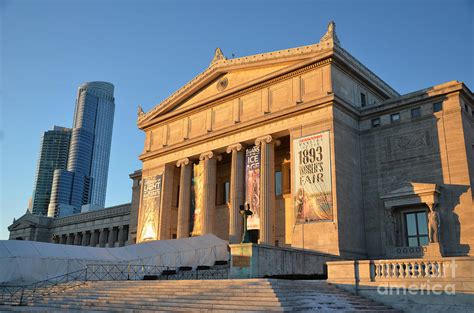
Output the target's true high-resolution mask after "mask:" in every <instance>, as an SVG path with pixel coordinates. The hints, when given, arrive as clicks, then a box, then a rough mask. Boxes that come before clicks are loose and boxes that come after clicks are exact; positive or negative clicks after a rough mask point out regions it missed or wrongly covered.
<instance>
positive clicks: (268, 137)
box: [255, 135, 280, 146]
mask: <svg viewBox="0 0 474 313" xmlns="http://www.w3.org/2000/svg"><path fill="white" fill-rule="evenodd" d="M272 141H273V142H274V143H275V145H276V146H279V145H280V140H278V139H275V138H273V137H272V136H271V135H266V136H263V137H259V138H257V139H255V145H256V146H260V145H261V144H264V143H271V142H272Z"/></svg>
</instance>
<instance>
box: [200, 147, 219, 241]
mask: <svg viewBox="0 0 474 313" xmlns="http://www.w3.org/2000/svg"><path fill="white" fill-rule="evenodd" d="M199 160H201V161H202V162H204V173H203V195H202V215H201V219H202V220H201V225H202V235H205V234H212V233H213V231H214V220H215V217H216V170H217V161H218V160H219V161H220V160H221V156H220V155H216V154H215V153H214V152H212V151H209V152H206V153H203V154H201V155H200V156H199Z"/></svg>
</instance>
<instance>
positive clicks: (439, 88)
mask: <svg viewBox="0 0 474 313" xmlns="http://www.w3.org/2000/svg"><path fill="white" fill-rule="evenodd" d="M461 91H462V92H464V93H466V92H469V89H465V86H464V84H463V83H460V82H458V81H450V82H447V83H444V84H440V85H436V86H432V87H429V88H425V89H421V90H417V91H414V92H410V93H408V94H405V95H402V96H400V97H397V98H395V99H389V100H386V101H383V102H381V103H379V104H378V105H375V106H374V105H373V106H368V107H366V108H360V112H361V118H369V117H371V116H373V115H374V114H375V115H378V114H380V113H382V112H385V111H390V110H394V109H397V110H399V109H400V107H402V106H406V105H413V104H419V103H420V102H427V101H433V98H436V97H441V96H445V95H448V94H450V93H454V92H461ZM471 96H472V94H471ZM440 100H441V99H440Z"/></svg>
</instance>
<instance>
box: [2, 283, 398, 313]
mask: <svg viewBox="0 0 474 313" xmlns="http://www.w3.org/2000/svg"><path fill="white" fill-rule="evenodd" d="M25 302H26V304H27V306H0V312H3V311H8V312H11V311H25V312H48V313H50V312H83V311H86V312H104V311H107V312H178V311H180V312H210V311H212V312H268V311H280V312H288V311H297V312H387V313H395V312H399V311H397V310H394V309H391V308H388V307H386V306H384V305H381V304H378V303H376V302H373V301H371V300H368V299H365V298H363V297H360V296H356V295H353V294H351V293H349V292H346V291H343V290H340V289H338V288H336V287H335V286H333V285H330V284H327V283H326V282H325V281H310V280H295V281H291V280H278V279H239V280H232V279H226V280H150V281H94V282H87V283H85V284H84V285H82V286H78V287H75V288H73V289H68V290H65V291H63V292H61V293H58V294H51V295H48V296H45V297H43V298H41V299H35V300H34V301H33V300H32V299H27V300H26V301H25Z"/></svg>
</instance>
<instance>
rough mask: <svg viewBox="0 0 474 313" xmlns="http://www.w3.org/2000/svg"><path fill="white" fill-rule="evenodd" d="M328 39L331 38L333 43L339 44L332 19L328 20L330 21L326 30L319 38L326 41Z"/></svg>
mask: <svg viewBox="0 0 474 313" xmlns="http://www.w3.org/2000/svg"><path fill="white" fill-rule="evenodd" d="M328 40H332V41H334V42H335V43H337V44H340V42H339V38H337V34H336V23H334V21H330V22H329V24H328V30H327V31H326V33H325V34H324V35H323V36H322V37H321V39H320V40H319V42H323V41H328Z"/></svg>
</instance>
